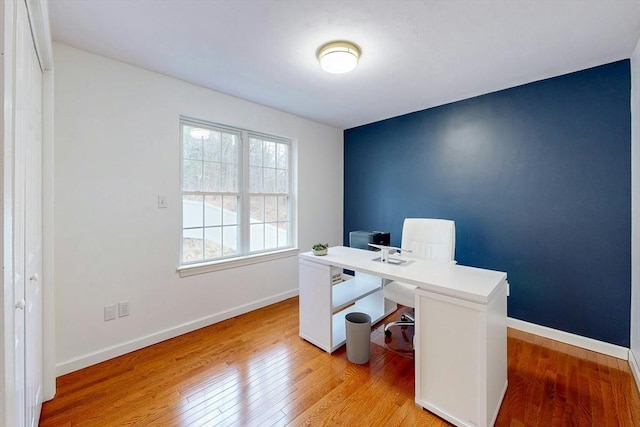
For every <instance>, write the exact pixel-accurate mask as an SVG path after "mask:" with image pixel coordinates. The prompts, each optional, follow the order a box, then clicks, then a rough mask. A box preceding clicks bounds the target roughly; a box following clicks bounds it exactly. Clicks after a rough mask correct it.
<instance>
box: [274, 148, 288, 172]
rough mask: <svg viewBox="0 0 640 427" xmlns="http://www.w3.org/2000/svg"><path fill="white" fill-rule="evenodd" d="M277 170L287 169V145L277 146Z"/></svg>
mask: <svg viewBox="0 0 640 427" xmlns="http://www.w3.org/2000/svg"><path fill="white" fill-rule="evenodd" d="M277 160H278V162H277V164H276V167H277V168H278V169H289V146H288V145H287V144H278V159H277Z"/></svg>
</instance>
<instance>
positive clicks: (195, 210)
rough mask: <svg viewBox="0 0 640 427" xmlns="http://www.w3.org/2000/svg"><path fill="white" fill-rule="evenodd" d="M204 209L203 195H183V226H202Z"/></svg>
mask: <svg viewBox="0 0 640 427" xmlns="http://www.w3.org/2000/svg"><path fill="white" fill-rule="evenodd" d="M203 209H204V205H203V198H202V196H182V228H190V227H202V224H203V216H202V215H203ZM200 238H201V239H202V233H200Z"/></svg>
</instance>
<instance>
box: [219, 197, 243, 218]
mask: <svg viewBox="0 0 640 427" xmlns="http://www.w3.org/2000/svg"><path fill="white" fill-rule="evenodd" d="M222 200H223V208H224V210H223V211H222V223H223V224H224V225H237V224H239V223H240V221H239V219H238V197H237V196H224V197H223V199H222Z"/></svg>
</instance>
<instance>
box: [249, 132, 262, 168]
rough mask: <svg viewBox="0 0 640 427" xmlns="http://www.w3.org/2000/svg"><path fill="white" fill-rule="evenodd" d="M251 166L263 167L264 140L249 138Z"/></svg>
mask: <svg viewBox="0 0 640 427" xmlns="http://www.w3.org/2000/svg"><path fill="white" fill-rule="evenodd" d="M249 165H250V166H262V140H260V139H256V138H249Z"/></svg>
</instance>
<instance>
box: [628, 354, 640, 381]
mask: <svg viewBox="0 0 640 427" xmlns="http://www.w3.org/2000/svg"><path fill="white" fill-rule="evenodd" d="M637 356H640V354H638V355H636V354H635V352H634V351H633V350H630V351H629V366H630V367H631V373H632V374H633V379H635V380H636V386H637V387H638V391H640V365H639V364H638V359H637Z"/></svg>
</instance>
